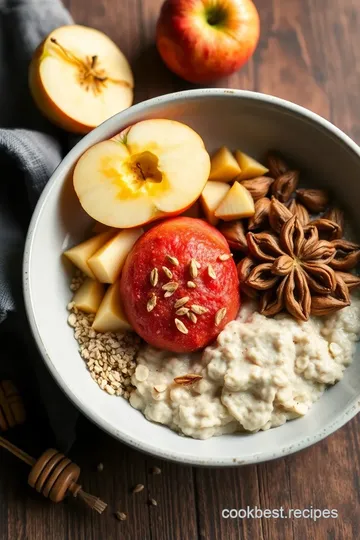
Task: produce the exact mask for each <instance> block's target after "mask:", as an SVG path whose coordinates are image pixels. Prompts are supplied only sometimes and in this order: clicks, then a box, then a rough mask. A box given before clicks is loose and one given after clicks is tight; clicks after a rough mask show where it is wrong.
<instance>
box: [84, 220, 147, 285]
mask: <svg viewBox="0 0 360 540" xmlns="http://www.w3.org/2000/svg"><path fill="white" fill-rule="evenodd" d="M143 232H144V231H143V229H141V228H139V229H126V230H125V231H120V232H118V233H117V234H116V235H115V236H114V237H113V238H110V240H109V241H108V242H106V244H104V245H103V246H102V247H101V248H100V249H99V251H97V252H96V253H95V254H94V255H93V256H92V257H90V259H89V260H88V265H89V267H90V268H91V270H92V271H93V273H94V274H95V277H96V279H97V280H98V281H100V282H101V283H114V281H116V279H117V278H118V277H119V275H120V272H121V269H122V267H123V266H124V263H125V260H126V257H127V256H128V254H129V252H130V250H131V248H132V247H133V245H134V244H135V242H136V240H137V239H138V238H139V237H140V236H141V235H142V234H143Z"/></svg>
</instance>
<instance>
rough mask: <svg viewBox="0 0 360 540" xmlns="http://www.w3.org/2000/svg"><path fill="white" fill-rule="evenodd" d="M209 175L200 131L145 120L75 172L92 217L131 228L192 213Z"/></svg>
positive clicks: (93, 152) (99, 148)
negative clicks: (184, 213)
mask: <svg viewBox="0 0 360 540" xmlns="http://www.w3.org/2000/svg"><path fill="white" fill-rule="evenodd" d="M209 171H210V158H209V155H208V153H207V152H206V150H205V147H204V143H203V141H202V139H201V138H200V137H199V135H198V134H197V133H195V131H193V130H192V129H191V128H189V127H188V126H186V125H184V124H181V123H180V122H175V121H173V120H161V119H157V120H156V119H155V120H144V121H143V122H139V123H138V124H135V125H134V126H132V127H131V128H130V129H129V130H127V132H126V134H120V135H119V136H117V137H114V138H113V139H111V140H108V141H103V142H100V143H98V144H96V145H95V146H93V147H92V148H90V149H89V150H87V152H85V154H83V156H82V157H81V158H80V159H79V161H78V163H77V164H76V166H75V170H74V188H75V191H76V193H77V196H78V197H79V200H80V203H81V205H82V207H83V208H84V210H85V211H86V212H87V213H88V214H89V215H90V216H91V217H93V218H94V219H96V220H97V221H100V222H101V223H104V224H105V225H109V226H111V227H117V228H122V229H123V228H131V227H136V226H138V225H143V224H145V223H148V222H150V221H153V220H155V219H158V218H160V217H163V216H167V215H177V214H180V213H181V212H183V211H184V210H186V209H187V208H189V206H191V205H192V203H193V202H194V201H195V200H196V199H197V198H198V197H199V195H200V193H201V192H202V190H203V188H204V185H205V183H206V181H207V179H208V176H209Z"/></svg>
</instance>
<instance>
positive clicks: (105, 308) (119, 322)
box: [92, 281, 131, 332]
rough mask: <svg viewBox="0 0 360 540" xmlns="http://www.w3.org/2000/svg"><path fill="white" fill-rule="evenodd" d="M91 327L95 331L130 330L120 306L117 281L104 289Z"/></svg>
mask: <svg viewBox="0 0 360 540" xmlns="http://www.w3.org/2000/svg"><path fill="white" fill-rule="evenodd" d="M92 327H93V329H94V330H96V331H97V332H120V331H122V330H131V326H130V324H129V322H128V320H127V318H126V316H125V313H124V309H123V307H122V301H121V295H120V283H119V282H118V281H116V282H115V283H114V284H113V285H111V286H110V287H109V289H108V290H107V291H106V294H105V296H104V299H103V301H102V302H101V305H100V307H99V309H98V312H97V314H96V317H95V320H94V322H93V324H92Z"/></svg>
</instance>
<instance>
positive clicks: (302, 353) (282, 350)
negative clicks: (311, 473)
mask: <svg viewBox="0 0 360 540" xmlns="http://www.w3.org/2000/svg"><path fill="white" fill-rule="evenodd" d="M254 309H255V308H254V306H252V304H250V303H249V304H247V305H244V306H243V307H242V309H241V311H240V315H239V317H238V319H237V320H236V321H233V322H230V323H229V324H228V325H227V326H226V327H225V329H224V330H223V331H222V332H221V334H220V335H219V336H218V339H217V341H216V343H215V344H214V345H212V346H210V347H207V348H206V349H205V350H204V352H203V353H202V354H187V355H179V354H174V353H168V352H165V351H161V350H157V349H154V348H152V347H150V346H145V348H144V349H143V350H142V351H141V352H140V354H139V356H138V358H137V363H138V366H137V368H136V371H135V373H134V375H133V377H132V383H133V385H134V386H135V387H136V390H135V391H134V392H133V393H132V394H131V396H130V403H131V405H132V406H133V407H135V408H137V409H139V410H141V411H142V412H143V413H144V415H145V417H146V418H147V419H148V420H151V421H153V422H159V423H161V424H165V425H168V426H169V427H170V428H171V429H173V430H175V431H178V432H180V433H182V434H184V435H187V436H191V437H194V438H198V439H207V438H209V437H212V436H214V435H221V434H223V433H232V432H235V431H243V430H247V431H252V432H255V431H258V430H266V429H269V428H271V427H276V426H280V425H281V424H284V423H285V422H286V421H287V420H291V419H293V418H296V417H299V416H303V415H305V414H306V413H307V412H308V410H309V409H310V407H311V406H312V404H313V403H314V402H315V401H317V400H318V399H319V397H320V396H321V395H322V393H323V392H324V390H325V388H326V386H327V385H332V384H334V383H336V382H337V381H339V380H340V379H341V378H342V376H343V372H344V369H345V368H346V367H347V366H348V365H349V364H350V363H351V361H352V357H353V352H354V347H355V342H356V341H357V340H358V338H359V336H360V298H359V297H358V296H355V295H354V296H353V297H352V303H351V305H350V306H349V307H346V308H345V309H343V310H341V311H338V312H336V313H335V314H334V315H330V316H327V317H322V318H315V317H312V318H310V320H309V321H307V322H299V321H296V320H295V319H293V318H292V317H291V316H289V315H279V316H277V317H276V318H274V319H270V318H266V317H264V316H263V315H261V314H260V313H258V312H256V311H254ZM188 373H191V374H201V375H202V379H201V380H199V381H197V382H195V383H194V384H192V385H189V386H182V385H178V384H174V377H178V376H183V375H185V374H188Z"/></svg>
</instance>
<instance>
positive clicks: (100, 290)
mask: <svg viewBox="0 0 360 540" xmlns="http://www.w3.org/2000/svg"><path fill="white" fill-rule="evenodd" d="M104 294H105V287H104V285H103V284H102V283H99V282H98V281H96V280H95V279H91V278H87V279H85V281H84V283H83V284H82V285H81V287H80V288H79V289H78V290H77V291H76V293H75V295H74V297H73V299H72V301H73V302H74V304H75V307H77V308H78V309H80V311H83V312H84V313H96V312H97V310H98V309H99V306H100V304H101V301H102V299H103V297H104Z"/></svg>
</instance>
